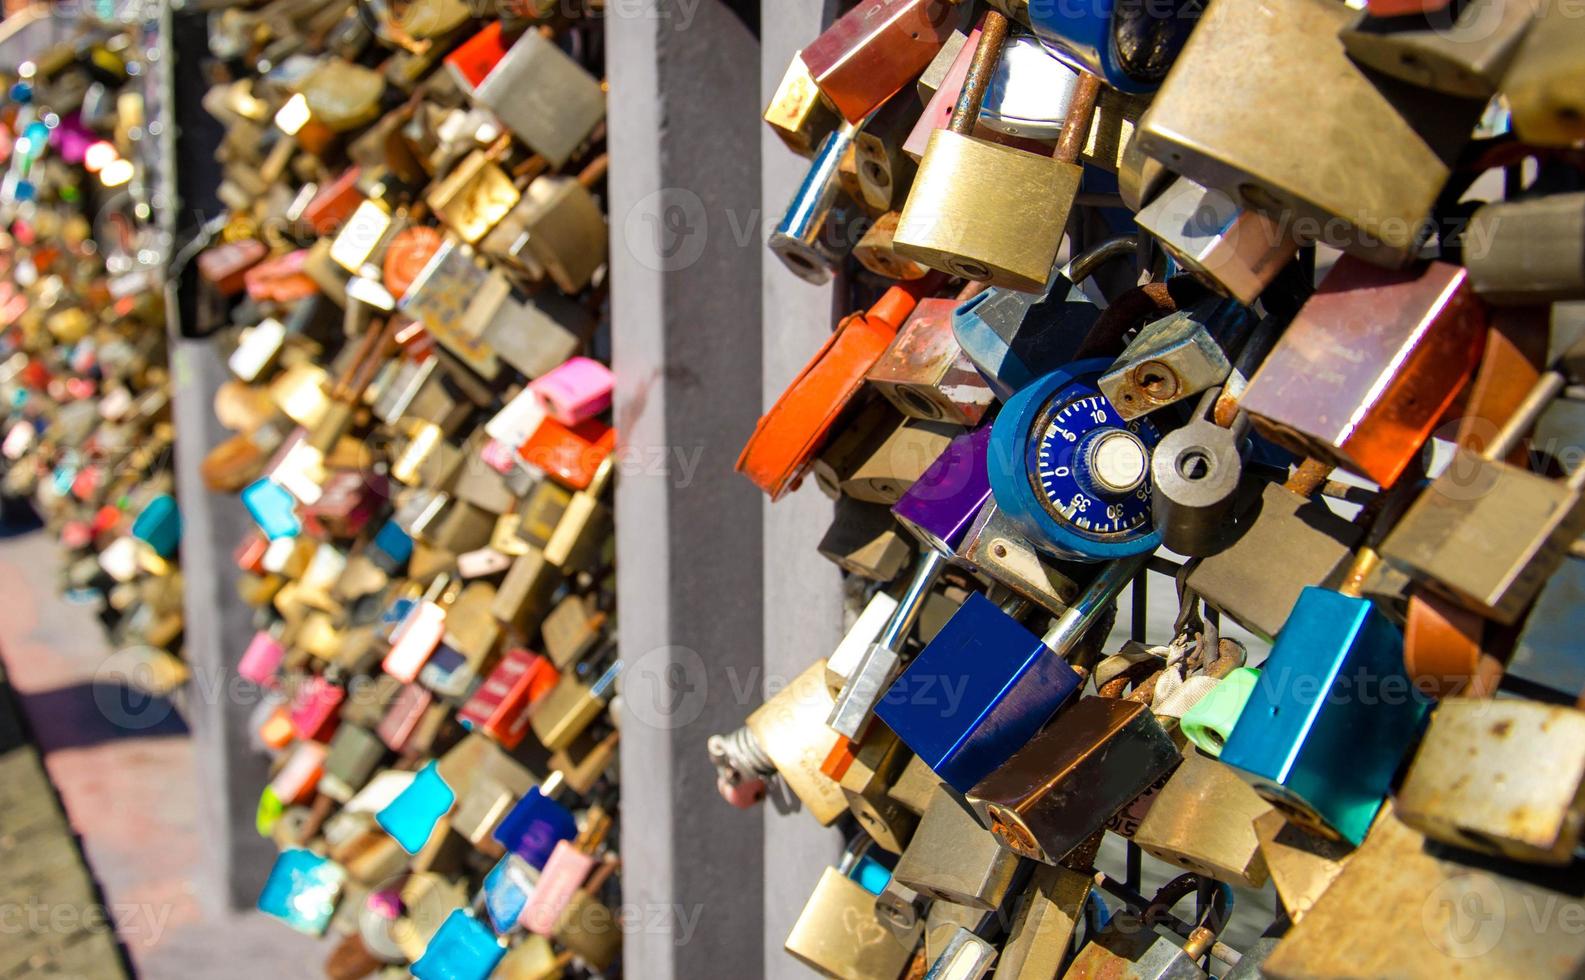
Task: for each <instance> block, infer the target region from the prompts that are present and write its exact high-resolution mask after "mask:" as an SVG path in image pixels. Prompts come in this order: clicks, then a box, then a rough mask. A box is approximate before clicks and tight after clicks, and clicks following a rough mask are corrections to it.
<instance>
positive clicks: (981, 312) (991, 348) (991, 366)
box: [952, 240, 1132, 401]
mask: <svg viewBox="0 0 1585 980" xmlns="http://www.w3.org/2000/svg"><path fill="white" fill-rule="evenodd" d="M1129 248H1130V250H1131V249H1132V242H1129ZM1118 252H1119V244H1118V242H1117V241H1115V240H1114V241H1113V242H1109V243H1107V244H1106V245H1105V246H1103V247H1102V248H1101V249H1100V250H1092V251H1091V252H1090V253H1088V257H1089V259H1091V260H1092V261H1086V257H1085V256H1080V257H1079V258H1078V259H1075V260H1074V262H1072V263H1070V264H1069V267H1068V268H1067V269H1065V270H1064V271H1063V273H1062V274H1061V275H1058V276H1056V277H1055V278H1054V280H1053V282H1052V283H1051V285H1050V288H1049V289H1048V290H1047V291H1046V293H1045V294H1044V295H1043V296H1035V295H1032V294H1029V293H1023V292H1017V291H1015V290H1009V289H989V290H986V291H985V292H983V293H980V294H979V295H977V296H974V297H972V298H970V299H967V300H965V301H964V302H963V303H961V304H960V305H959V306H958V308H957V309H956V310H955V311H953V315H952V333H953V336H954V337H956V338H957V341H958V346H959V347H961V348H962V349H963V352H964V354H965V355H967V356H968V358H969V360H970V361H971V362H972V363H973V364H974V367H975V369H976V370H978V371H979V372H980V376H981V377H982V378H984V379H985V381H986V383H987V384H989V385H990V387H991V391H992V392H993V393H994V394H995V396H996V397H997V398H999V399H1001V400H1002V401H1006V400H1007V399H1008V398H1010V397H1012V395H1013V393H1014V392H1016V391H1017V390H1018V389H1020V388H1023V387H1025V386H1026V385H1028V384H1030V383H1032V382H1033V381H1034V380H1035V379H1037V378H1039V377H1041V376H1043V375H1045V374H1048V373H1050V372H1051V371H1054V370H1056V369H1057V368H1059V367H1061V366H1062V365H1064V364H1067V363H1068V362H1069V361H1072V360H1073V359H1074V358H1075V356H1076V354H1077V352H1078V348H1079V344H1080V343H1081V342H1082V341H1083V339H1084V336H1085V335H1086V334H1087V333H1088V332H1089V330H1090V327H1091V326H1093V325H1094V323H1095V320H1096V318H1097V317H1098V316H1099V315H1100V312H1101V311H1100V309H1099V308H1098V307H1097V306H1095V304H1093V303H1091V302H1089V301H1088V300H1085V299H1082V298H1081V299H1072V298H1070V294H1071V293H1072V290H1073V280H1072V279H1070V278H1069V276H1070V275H1071V276H1073V277H1075V278H1077V279H1079V280H1082V279H1084V278H1085V277H1086V276H1087V275H1088V274H1089V273H1090V272H1092V271H1093V270H1094V269H1095V268H1097V267H1098V266H1099V265H1100V264H1102V263H1103V262H1104V261H1105V260H1106V259H1107V258H1110V257H1112V256H1114V255H1116V254H1118Z"/></svg>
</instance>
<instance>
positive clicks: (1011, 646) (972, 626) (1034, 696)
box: [875, 592, 1082, 793]
mask: <svg viewBox="0 0 1585 980" xmlns="http://www.w3.org/2000/svg"><path fill="white" fill-rule="evenodd" d="M1081 683H1082V681H1081V679H1080V677H1079V675H1078V673H1077V672H1076V671H1074V669H1073V668H1072V667H1069V666H1068V664H1067V662H1066V661H1064V660H1063V659H1062V658H1061V657H1059V656H1058V655H1057V654H1055V653H1053V652H1052V651H1051V650H1050V649H1049V648H1048V647H1047V646H1046V645H1045V643H1044V642H1043V641H1042V640H1041V639H1040V638H1039V637H1037V636H1035V635H1034V634H1033V633H1031V632H1029V631H1028V630H1026V629H1024V628H1023V627H1022V626H1020V625H1019V624H1018V623H1017V621H1015V620H1014V619H1013V618H1012V617H1011V616H1009V615H1007V614H1006V613H1004V612H1002V611H1001V610H1000V609H998V608H996V605H995V604H994V603H992V602H991V601H990V600H989V599H987V598H985V596H983V595H980V594H979V593H977V592H976V593H974V594H972V595H970V596H969V598H968V600H967V601H966V602H964V603H963V605H962V606H961V607H959V608H958V610H957V611H956V612H954V613H953V614H952V618H951V619H949V620H947V623H946V625H945V626H943V627H941V629H940V631H939V632H937V633H936V635H935V638H934V639H932V640H931V641H930V643H929V644H928V645H926V646H925V648H924V650H922V651H921V652H920V654H919V656H917V657H915V658H914V662H913V663H911V664H909V665H908V669H907V670H905V671H903V673H902V675H901V676H900V677H898V678H897V680H896V681H895V682H894V683H893V684H892V686H891V688H890V689H889V690H888V691H887V692H886V694H885V696H884V697H883V698H882V699H881V703H880V705H879V706H878V707H877V708H876V709H875V713H876V714H877V715H879V716H880V719H881V720H882V721H884V722H885V723H886V724H887V726H889V727H890V728H891V729H892V731H894V732H896V733H897V737H898V738H901V739H902V740H903V742H904V744H906V745H907V746H908V747H909V748H910V749H913V751H914V753H915V754H916V755H918V756H919V758H920V759H921V760H923V762H924V763H925V764H926V765H928V766H929V767H930V768H931V770H933V771H934V772H935V774H936V775H937V776H940V777H941V779H942V780H943V781H944V782H945V783H946V784H947V785H949V786H951V787H952V788H953V789H955V790H957V791H958V792H959V793H966V792H968V791H969V790H970V789H973V788H974V785H975V784H976V783H978V782H979V781H980V780H981V779H983V778H984V777H985V776H986V775H988V774H989V773H990V772H991V771H993V770H994V769H996V768H997V767H998V766H1000V765H1001V764H1002V763H1004V762H1006V761H1007V760H1008V758H1010V757H1011V756H1012V754H1013V753H1014V752H1016V751H1018V750H1019V749H1020V748H1022V747H1023V746H1024V743H1026V742H1028V741H1029V740H1030V739H1031V738H1032V737H1034V735H1035V733H1036V732H1038V731H1039V730H1040V727H1041V726H1042V725H1044V724H1045V723H1046V722H1047V721H1049V720H1050V719H1051V716H1052V715H1054V714H1056V712H1057V709H1058V708H1060V707H1061V706H1062V703H1063V702H1064V701H1066V700H1067V699H1068V698H1069V697H1071V696H1072V695H1073V692H1074V691H1076V690H1078V688H1079V686H1080V684H1081Z"/></svg>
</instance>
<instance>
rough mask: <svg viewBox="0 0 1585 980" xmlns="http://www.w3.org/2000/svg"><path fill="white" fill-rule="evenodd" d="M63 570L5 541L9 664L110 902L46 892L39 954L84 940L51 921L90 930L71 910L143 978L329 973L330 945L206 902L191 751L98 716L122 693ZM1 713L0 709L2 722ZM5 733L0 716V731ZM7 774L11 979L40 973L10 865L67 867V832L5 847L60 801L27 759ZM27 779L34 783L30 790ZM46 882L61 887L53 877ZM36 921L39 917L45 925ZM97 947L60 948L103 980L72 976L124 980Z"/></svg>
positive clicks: (2, 923) (2, 978) (5, 979)
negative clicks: (60, 584)
mask: <svg viewBox="0 0 1585 980" xmlns="http://www.w3.org/2000/svg"><path fill="white" fill-rule="evenodd" d="M59 570H60V558H59V554H58V551H57V546H56V545H55V543H54V542H53V541H52V540H51V538H50V536H49V535H48V534H46V533H44V532H33V533H30V534H26V535H23V536H20V537H14V538H9V539H5V540H3V541H0V658H3V661H4V665H5V668H6V670H7V672H8V673H9V677H10V682H11V685H12V686H13V687H14V689H15V691H16V695H17V699H18V700H19V701H20V702H21V704H22V708H23V711H24V713H25V714H26V716H27V719H28V722H29V724H30V726H31V728H32V733H33V736H34V739H35V742H36V745H37V747H38V750H39V754H41V755H42V757H43V764H44V770H46V771H47V774H48V778H49V781H50V782H53V783H54V785H55V787H56V789H57V791H58V792H59V795H60V801H61V803H62V804H63V805H64V808H65V813H66V816H67V818H68V819H69V821H70V830H74V831H75V832H76V833H77V835H78V836H79V837H80V838H81V840H82V842H83V849H84V851H85V852H86V854H87V858H88V864H89V867H90V868H91V869H92V873H93V875H94V877H95V878H96V879H97V880H98V882H99V885H100V886H101V889H102V896H103V897H102V898H97V899H94V898H90V897H89V896H90V894H91V893H90V892H89V891H87V890H86V889H87V885H86V884H85V883H84V882H83V880H82V879H80V878H79V879H78V881H77V883H76V884H74V885H72V886H71V887H74V888H77V889H78V890H77V891H70V890H68V886H67V884H65V883H64V882H67V881H69V880H70V875H69V874H68V873H67V872H64V871H63V872H61V874H62V878H61V879H60V880H61V882H63V883H62V884H60V885H59V888H60V891H59V892H46V891H44V890H42V888H41V890H40V891H39V896H40V897H39V898H38V899H37V900H36V901H35V904H43V905H45V906H47V908H46V909H45V910H44V915H45V918H44V919H43V920H42V922H43V924H44V932H45V935H44V937H43V938H44V940H45V943H44V944H45V945H49V944H50V943H49V941H50V940H61V939H63V938H69V936H71V935H75V933H70V932H63V931H62V930H61V929H60V927H59V926H51V925H50V924H49V920H48V914H51V913H52V914H54V915H56V916H57V917H58V921H59V922H62V923H68V924H69V920H71V919H72V918H73V917H74V916H76V917H78V918H81V914H80V912H74V911H72V910H73V909H80V908H82V907H84V906H96V907H98V908H101V909H103V910H105V911H106V912H108V915H109V917H110V918H111V919H113V920H114V921H115V923H116V925H117V926H118V929H117V932H118V933H119V936H120V940H121V943H122V945H123V946H124V948H125V950H126V952H127V954H129V957H130V960H131V964H132V966H133V968H134V969H135V971H136V973H137V974H138V975H140V976H143V977H149V978H159V980H187V978H194V980H196V978H210V977H216V976H224V977H227V978H237V980H252V978H259V980H266V978H268V980H282V978H285V977H304V976H321V975H323V960H324V956H325V947H324V946H322V945H321V944H319V943H317V942H315V941H314V940H311V939H308V938H307V937H303V936H300V935H298V934H297V933H294V932H292V931H291V930H289V929H287V928H286V927H285V926H282V925H281V924H279V923H277V922H275V921H273V920H271V919H267V918H265V917H264V916H262V915H259V914H257V913H245V914H233V913H230V912H228V911H226V910H222V909H217V908H215V907H214V903H212V902H209V901H206V900H205V898H204V896H205V895H206V894H207V890H206V889H204V888H202V887H200V877H199V874H200V871H201V869H202V866H203V860H204V846H205V845H204V841H203V839H202V828H201V827H199V826H198V825H197V821H196V817H195V814H196V813H197V812H198V807H197V799H198V796H197V794H198V786H197V782H196V780H195V779H194V778H193V746H192V742H191V739H190V737H189V736H188V733H187V731H186V729H185V727H184V726H183V725H182V724H181V722H180V719H179V717H177V716H176V715H175V714H174V713H172V714H171V716H170V717H169V718H168V719H167V720H166V721H165V722H163V723H161V724H158V725H154V726H152V727H149V728H144V729H141V730H135V731H129V730H127V729H125V728H122V727H118V726H117V725H115V724H113V723H112V722H111V721H110V720H109V719H108V718H107V713H106V710H104V707H102V706H108V707H110V708H111V710H110V712H109V714H110V715H111V716H116V715H117V712H116V711H115V710H114V707H113V704H112V702H110V701H107V700H106V699H114V698H118V697H123V696H127V695H126V694H125V692H122V691H119V690H116V689H114V688H108V687H105V686H102V685H100V686H96V685H95V683H94V673H95V670H96V669H97V668H98V666H99V665H100V664H102V663H103V662H104V660H105V658H106V657H107V656H108V654H109V652H110V651H109V650H108V648H107V646H106V643H105V639H104V634H103V632H102V631H101V630H100V628H99V624H98V621H97V620H96V619H95V617H94V614H93V611H92V610H91V609H90V608H88V607H85V606H77V605H72V604H70V603H68V602H66V601H64V600H63V599H61V598H60V597H59V596H58V594H57V591H56V584H57V581H58V580H59ZM6 714H7V711H6V708H5V705H4V702H0V715H6ZM11 720H14V719H11ZM6 721H7V718H5V717H0V731H3V726H4V725H5V723H6ZM4 744H5V743H4V742H3V741H0V746H3V745H4ZM13 757H15V759H13ZM15 760H21V761H15ZM0 767H3V768H0V980H10V978H11V977H12V976H34V975H45V974H44V971H38V970H36V969H35V968H33V967H29V966H28V965H27V963H26V961H25V960H23V961H20V963H21V966H20V969H21V971H22V972H20V973H18V972H17V970H18V968H19V967H18V962H19V961H17V956H19V955H20V954H21V952H22V948H23V947H26V946H27V943H26V942H24V943H21V944H18V943H15V942H13V941H12V937H11V936H10V935H8V934H6V933H5V930H6V928H7V920H6V918H5V917H6V915H7V914H12V913H11V906H8V905H6V904H3V903H5V902H12V903H15V902H18V901H22V902H24V904H25V901H26V900H25V899H17V898H15V897H13V896H14V895H16V894H18V893H17V892H15V891H14V890H12V889H7V888H6V887H5V886H6V885H7V884H9V883H11V882H12V881H13V880H14V879H21V878H24V877H26V876H24V875H21V874H20V873H19V872H17V871H15V870H14V869H15V868H17V867H20V865H19V864H14V861H18V860H22V859H23V858H18V857H16V855H19V854H21V855H25V860H27V861H30V862H32V863H35V864H36V863H39V862H45V863H50V862H58V863H59V865H58V866H60V867H63V868H64V867H66V866H68V865H70V864H71V863H72V862H71V861H70V860H69V859H68V851H70V850H71V849H70V847H69V846H67V845H68V844H69V839H68V838H67V836H66V834H65V831H64V830H62V831H60V832H59V833H57V834H56V836H57V837H59V838H60V843H53V842H52V843H50V844H49V845H48V847H49V849H48V850H46V849H45V845H44V844H42V843H40V844H39V845H38V847H34V846H32V845H31V844H29V845H28V846H25V847H21V848H20V849H19V848H14V847H8V843H7V842H8V841H9V840H10V839H11V838H12V836H13V835H17V836H18V840H21V837H20V834H21V832H22V831H25V830H26V829H27V826H26V824H27V823H28V822H30V821H35V820H38V821H45V822H46V823H47V817H46V816H43V815H40V814H42V813H43V811H44V810H47V809H48V807H45V806H44V805H43V803H42V802H40V801H43V800H50V801H53V796H52V795H51V794H49V793H48V785H47V784H46V783H45V782H44V781H43V779H42V774H41V773H40V772H39V770H38V766H37V762H36V761H33V759H32V753H30V752H28V751H27V750H25V749H24V750H21V751H18V750H15V749H13V750H12V751H11V752H10V753H8V754H6V755H4V756H0ZM13 767H14V772H15V775H14V774H13ZM30 771H31V772H32V774H33V776H32V779H33V782H32V783H31V784H30V783H27V782H26V781H25V780H26V779H27V778H28V777H27V773H28V772H30ZM52 841H53V838H52ZM49 881H50V882H51V883H52V887H53V883H55V882H56V877H55V873H54V872H51V875H50V877H49ZM27 887H31V886H24V887H23V893H27V892H26V889H27ZM29 894H30V893H29ZM74 903H75V904H74ZM25 911H26V910H24V912H25ZM32 914H33V915H34V916H35V918H37V916H38V914H39V913H32ZM24 920H25V916H24ZM101 935H103V934H102V933H101ZM106 938H107V939H108V937H106ZM95 942H96V943H97V945H95V946H89V945H87V943H86V941H85V942H83V943H81V944H79V943H77V941H76V940H73V941H72V942H70V943H64V944H63V945H65V946H66V947H67V948H68V950H69V951H71V952H72V954H73V955H80V956H82V957H86V960H85V961H84V962H92V963H93V964H95V966H96V969H98V970H100V971H108V972H94V971H93V970H90V969H89V967H88V966H87V965H77V966H73V967H72V968H71V969H70V970H69V971H68V972H69V973H71V974H73V975H80V976H84V977H99V976H106V977H110V976H117V975H124V974H120V973H116V972H114V970H115V964H116V957H115V956H114V945H113V944H111V943H109V942H108V941H106V942H98V940H95ZM78 945H81V947H82V948H81V949H78V948H77V947H78Z"/></svg>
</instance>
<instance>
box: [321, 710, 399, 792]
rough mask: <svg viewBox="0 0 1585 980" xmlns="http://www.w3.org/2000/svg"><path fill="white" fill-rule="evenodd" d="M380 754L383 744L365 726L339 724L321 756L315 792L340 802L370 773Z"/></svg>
mask: <svg viewBox="0 0 1585 980" xmlns="http://www.w3.org/2000/svg"><path fill="white" fill-rule="evenodd" d="M384 757H385V745H384V744H383V743H382V742H381V741H380V740H379V737H378V736H376V735H375V734H374V733H373V732H371V731H370V730H369V729H367V728H364V727H362V726H361V725H353V724H343V725H341V726H340V727H339V728H337V729H336V736H335V738H333V739H332V740H331V742H330V752H329V754H328V755H326V756H325V771H324V774H323V775H322V776H320V777H319V791H320V792H321V793H324V794H325V795H326V796H328V797H330V798H331V799H333V800H336V801H338V802H340V803H345V802H347V801H348V800H350V799H352V796H353V794H354V793H356V792H357V791H358V790H360V789H362V788H363V784H364V783H366V782H368V780H369V777H370V776H372V775H374V770H375V768H376V767H377V766H379V764H380V760H381V759H383V758H384Z"/></svg>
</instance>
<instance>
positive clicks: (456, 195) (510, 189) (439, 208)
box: [424, 150, 521, 245]
mask: <svg viewBox="0 0 1585 980" xmlns="http://www.w3.org/2000/svg"><path fill="white" fill-rule="evenodd" d="M520 197H521V194H520V193H519V192H518V189H517V187H516V186H515V185H513V183H512V178H511V177H510V176H509V175H508V174H507V173H506V171H505V170H502V169H501V167H500V166H499V165H498V164H496V162H495V161H494V160H493V159H492V158H491V156H490V155H489V154H488V153H486V152H485V151H484V150H474V151H473V152H472V153H470V154H468V155H467V156H466V157H464V158H463V159H462V161H461V162H460V163H458V164H457V165H456V166H455V167H453V168H452V170H451V172H450V173H448V174H446V176H445V177H444V178H442V179H440V180H438V181H436V182H435V183H433V184H431V185H430V187H429V190H428V191H427V192H426V193H425V195H424V201H425V203H427V204H428V205H429V207H430V210H432V211H434V212H435V216H436V217H438V218H440V220H441V221H443V222H445V223H446V227H448V228H450V229H451V230H452V233H453V234H455V235H456V236H457V237H458V238H460V239H462V240H463V241H465V242H467V243H468V244H469V245H476V244H478V242H479V241H480V240H481V239H482V238H484V236H485V235H486V234H488V233H489V231H490V229H491V228H494V227H495V226H496V225H497V224H498V223H499V222H500V221H501V219H502V218H504V217H506V215H507V212H509V211H511V210H512V208H514V207H516V206H517V202H518V200H519V198H520Z"/></svg>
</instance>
